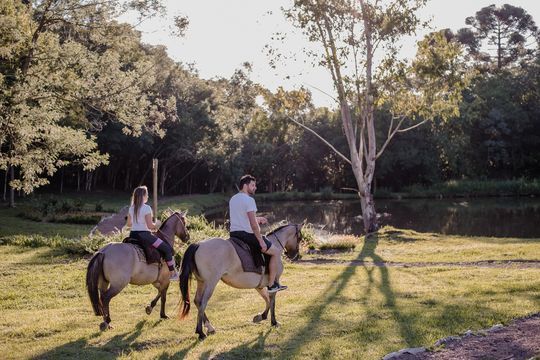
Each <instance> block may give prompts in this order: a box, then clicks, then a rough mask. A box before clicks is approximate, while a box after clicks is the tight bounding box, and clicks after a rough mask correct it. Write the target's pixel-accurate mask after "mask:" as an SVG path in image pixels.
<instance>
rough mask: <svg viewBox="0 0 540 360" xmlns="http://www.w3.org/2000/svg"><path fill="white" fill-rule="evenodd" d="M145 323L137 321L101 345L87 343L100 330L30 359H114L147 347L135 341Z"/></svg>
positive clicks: (99, 333) (95, 336)
mask: <svg viewBox="0 0 540 360" xmlns="http://www.w3.org/2000/svg"><path fill="white" fill-rule="evenodd" d="M145 323H146V320H141V321H139V322H138V323H137V325H136V326H135V329H134V330H133V331H130V332H126V333H123V334H118V335H115V336H113V337H112V338H111V339H110V340H109V341H107V343H106V344H104V345H101V346H99V345H92V344H89V340H91V339H94V338H97V337H99V336H100V335H101V334H102V333H101V332H96V333H94V334H92V335H90V336H88V337H83V338H80V339H77V340H75V341H71V342H69V343H66V344H63V345H61V346H58V347H56V348H54V349H52V350H50V351H47V352H45V353H43V354H40V355H38V356H35V357H33V358H32V359H75V358H84V359H116V358H117V357H119V356H121V355H123V354H126V353H129V352H131V351H137V350H140V349H143V348H145V347H147V344H144V343H138V342H136V340H137V338H138V337H139V336H140V335H141V333H142V330H143V328H144V325H145ZM113 331H114V330H113Z"/></svg>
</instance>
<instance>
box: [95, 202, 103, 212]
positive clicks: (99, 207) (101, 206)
mask: <svg viewBox="0 0 540 360" xmlns="http://www.w3.org/2000/svg"><path fill="white" fill-rule="evenodd" d="M94 209H95V210H96V212H101V211H103V201H100V202H98V203H96V206H95V207H94Z"/></svg>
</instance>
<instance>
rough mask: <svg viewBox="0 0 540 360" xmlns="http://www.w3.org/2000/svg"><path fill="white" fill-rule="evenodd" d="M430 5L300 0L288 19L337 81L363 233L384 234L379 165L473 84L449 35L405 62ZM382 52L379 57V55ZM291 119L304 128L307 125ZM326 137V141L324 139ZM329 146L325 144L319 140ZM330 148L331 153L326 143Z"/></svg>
mask: <svg viewBox="0 0 540 360" xmlns="http://www.w3.org/2000/svg"><path fill="white" fill-rule="evenodd" d="M424 4H425V0H411V1H406V0H394V1H391V2H390V3H384V4H383V3H381V2H380V1H366V0H360V1H347V0H333V1H322V0H296V1H295V2H294V7H293V8H291V9H289V10H286V11H285V15H286V17H287V18H288V19H289V20H290V21H292V23H293V24H294V25H295V26H296V27H298V28H300V29H301V30H302V31H303V33H304V34H305V35H306V36H307V38H308V39H309V41H310V42H314V43H316V44H319V45H320V46H321V48H322V49H321V51H314V50H311V51H310V52H309V53H310V54H311V55H312V56H313V57H312V58H313V59H314V60H315V65H322V66H324V67H326V68H327V69H328V71H329V73H330V75H331V76H332V80H333V82H334V87H335V91H336V92H337V98H336V101H337V102H338V104H339V108H340V111H341V120H342V125H343V132H344V135H345V137H346V139H347V145H348V150H349V156H345V155H344V154H342V153H339V152H338V151H337V150H336V149H335V148H334V150H335V151H336V152H338V153H339V155H340V156H341V158H342V159H343V160H344V161H346V162H347V163H348V164H349V165H350V166H351V168H352V172H353V174H354V177H355V180H356V185H357V191H358V195H359V197H360V202H361V206H362V216H363V221H364V230H365V231H366V232H372V231H375V230H376V229H377V221H376V212H375V204H374V201H373V194H372V184H373V178H374V174H375V165H376V161H377V159H378V158H380V156H381V155H382V154H383V152H384V150H385V149H386V147H387V146H388V144H389V143H390V141H391V140H392V138H393V137H394V136H395V135H396V134H398V133H401V132H405V131H408V130H412V129H414V128H416V127H417V126H419V125H421V124H423V123H424V122H426V121H429V120H431V119H433V118H435V117H441V118H444V119H446V118H448V117H450V116H452V115H456V114H457V111H458V104H459V100H460V98H461V90H462V89H463V88H464V86H465V85H466V83H467V79H468V78H467V76H465V73H464V71H463V69H464V68H463V67H462V61H460V59H459V56H460V53H461V48H460V45H459V44H457V43H456V42H452V41H448V39H447V38H446V37H445V36H444V33H442V32H438V33H433V34H430V35H429V36H428V37H427V38H426V39H424V40H423V41H421V42H419V44H418V52H417V55H416V58H415V59H414V61H412V62H410V63H407V62H406V61H404V60H400V59H398V54H399V46H398V40H399V39H400V37H402V36H404V35H411V34H413V33H414V32H415V30H416V29H417V28H418V27H419V26H420V25H422V24H421V21H420V19H419V18H418V17H417V16H416V13H415V12H416V10H417V9H419V8H420V7H421V6H423V5H424ZM379 50H383V52H384V53H383V54H382V55H380V56H381V57H380V58H379V57H378V56H379V53H378V52H377V51H379ZM382 106H386V108H387V109H389V111H390V113H391V116H392V118H391V121H390V127H389V128H388V132H387V137H386V139H385V141H384V142H383V144H382V145H380V146H378V145H377V141H376V136H375V122H376V121H377V119H376V117H375V114H376V111H377V109H379V108H381V107H382ZM290 119H291V120H292V121H294V122H296V123H297V124H299V125H301V126H305V125H304V124H303V123H302V121H301V120H300V119H295V118H294V115H291V117H290ZM318 136H320V135H318ZM320 138H321V139H322V136H320ZM326 144H327V145H330V144H329V143H328V142H327V141H326Z"/></svg>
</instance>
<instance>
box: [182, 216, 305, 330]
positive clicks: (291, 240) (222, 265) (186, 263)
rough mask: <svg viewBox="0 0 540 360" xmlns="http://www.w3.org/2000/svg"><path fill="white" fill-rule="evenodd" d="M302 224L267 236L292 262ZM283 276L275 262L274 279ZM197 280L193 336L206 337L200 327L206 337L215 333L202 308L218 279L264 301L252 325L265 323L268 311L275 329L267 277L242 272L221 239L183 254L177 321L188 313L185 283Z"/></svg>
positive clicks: (232, 251)
mask: <svg viewBox="0 0 540 360" xmlns="http://www.w3.org/2000/svg"><path fill="white" fill-rule="evenodd" d="M302 226H303V224H300V225H296V224H287V225H283V226H281V227H280V228H278V229H276V230H274V231H272V232H271V233H269V234H268V235H267V238H268V240H270V241H271V242H272V246H276V247H278V248H279V249H280V250H281V252H280V255H281V254H282V253H283V251H285V255H287V257H288V258H289V259H292V260H294V259H296V258H297V257H298V256H299V246H300V241H301V240H302V236H301V232H300V231H301V230H302ZM282 273H283V264H282V263H281V262H279V268H278V270H277V275H276V280H279V277H280V276H281V274H282ZM192 274H193V275H194V276H195V279H196V280H197V290H196V293H195V305H196V306H197V309H198V315H197V326H196V328H195V333H197V334H199V339H200V340H203V339H205V338H206V335H205V333H204V331H203V329H202V325H203V322H204V325H205V327H206V330H207V332H208V334H213V333H215V331H216V330H215V328H214V327H213V326H212V324H211V323H210V320H209V319H208V317H207V316H206V312H205V310H206V306H207V304H208V300H209V299H210V297H211V296H212V293H213V292H214V289H215V287H216V285H217V284H218V282H219V280H221V281H223V282H224V283H225V284H227V285H229V286H232V287H234V288H237V289H256V290H257V292H258V293H259V294H260V295H261V297H262V298H263V299H264V301H265V302H266V308H265V309H264V311H263V312H262V313H261V314H257V315H256V316H255V317H254V318H253V322H255V323H258V322H260V321H261V320H266V318H267V316H268V311H269V310H270V311H271V323H272V326H279V323H278V322H277V321H276V316H275V305H276V301H275V296H276V293H272V294H269V293H268V290H267V288H266V286H268V274H264V272H263V275H260V274H257V273H253V272H244V270H243V269H242V264H241V263H240V258H239V256H238V254H237V253H236V250H235V249H234V247H233V245H232V244H231V242H230V241H225V240H224V239H221V238H211V239H207V240H204V241H202V242H200V243H198V244H191V245H189V247H188V248H187V250H186V252H185V253H184V257H183V259H182V265H181V271H180V292H181V294H182V301H183V308H182V313H181V314H179V315H180V319H183V318H185V317H186V316H187V314H188V313H189V310H190V307H191V305H190V299H189V280H190V278H191V275H192Z"/></svg>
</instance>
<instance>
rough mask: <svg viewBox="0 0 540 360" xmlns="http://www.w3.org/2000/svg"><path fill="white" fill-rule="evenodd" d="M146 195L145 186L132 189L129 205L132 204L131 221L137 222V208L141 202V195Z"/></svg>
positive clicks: (146, 189)
mask: <svg viewBox="0 0 540 360" xmlns="http://www.w3.org/2000/svg"><path fill="white" fill-rule="evenodd" d="M145 195H148V188H147V187H146V186H139V187H137V188H135V190H133V195H132V196H131V205H133V217H134V219H133V222H137V218H138V217H139V209H140V208H141V206H142V204H143V197H144V196H145Z"/></svg>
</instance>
